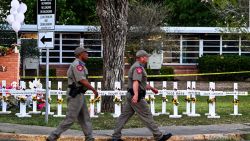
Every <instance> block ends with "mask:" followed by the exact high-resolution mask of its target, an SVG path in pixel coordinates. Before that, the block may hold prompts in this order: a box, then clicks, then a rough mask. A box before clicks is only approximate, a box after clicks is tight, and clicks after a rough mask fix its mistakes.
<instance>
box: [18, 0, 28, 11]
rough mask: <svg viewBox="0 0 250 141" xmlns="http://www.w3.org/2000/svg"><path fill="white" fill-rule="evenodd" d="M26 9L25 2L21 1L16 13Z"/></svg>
mask: <svg viewBox="0 0 250 141" xmlns="http://www.w3.org/2000/svg"><path fill="white" fill-rule="evenodd" d="M26 11H27V5H26V4H25V3H23V2H22V3H21V4H20V6H19V8H18V9H17V12H18V13H25V12H26Z"/></svg>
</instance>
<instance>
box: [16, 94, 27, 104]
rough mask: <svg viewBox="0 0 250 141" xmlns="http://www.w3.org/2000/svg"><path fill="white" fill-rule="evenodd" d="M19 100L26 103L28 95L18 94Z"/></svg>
mask: <svg viewBox="0 0 250 141" xmlns="http://www.w3.org/2000/svg"><path fill="white" fill-rule="evenodd" d="M17 100H18V101H20V103H25V102H26V100H27V98H26V96H18V97H17Z"/></svg>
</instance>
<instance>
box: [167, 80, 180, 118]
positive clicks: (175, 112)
mask: <svg viewBox="0 0 250 141" xmlns="http://www.w3.org/2000/svg"><path fill="white" fill-rule="evenodd" d="M173 90H174V94H173V100H175V101H176V102H177V103H178V95H177V90H178V88H177V82H174V84H173ZM177 103H176V104H174V103H173V108H174V109H173V111H174V113H173V115H169V118H181V117H182V115H179V114H178V104H177Z"/></svg>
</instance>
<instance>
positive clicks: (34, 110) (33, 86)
mask: <svg viewBox="0 0 250 141" xmlns="http://www.w3.org/2000/svg"><path fill="white" fill-rule="evenodd" d="M21 83H25V82H23V81H21ZM36 84H37V80H35V81H33V83H32V82H29V87H30V89H31V90H34V91H35V93H34V94H32V95H31V96H32V111H29V114H40V113H41V111H37V89H39V88H40V89H42V88H41V86H39V88H38V87H37V85H36ZM24 86H25V88H24V87H22V85H21V88H22V89H23V90H25V89H26V85H24Z"/></svg>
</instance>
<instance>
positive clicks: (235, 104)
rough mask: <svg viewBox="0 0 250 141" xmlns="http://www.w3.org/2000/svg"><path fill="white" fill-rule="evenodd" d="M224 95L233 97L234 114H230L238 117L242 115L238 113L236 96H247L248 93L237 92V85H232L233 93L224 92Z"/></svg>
mask: <svg viewBox="0 0 250 141" xmlns="http://www.w3.org/2000/svg"><path fill="white" fill-rule="evenodd" d="M226 95H233V96H234V100H233V105H234V113H233V114H230V115H233V116H240V115H242V114H240V113H239V99H238V96H239V95H240V96H247V95H248V93H247V92H244V91H238V83H234V91H233V92H226Z"/></svg>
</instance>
